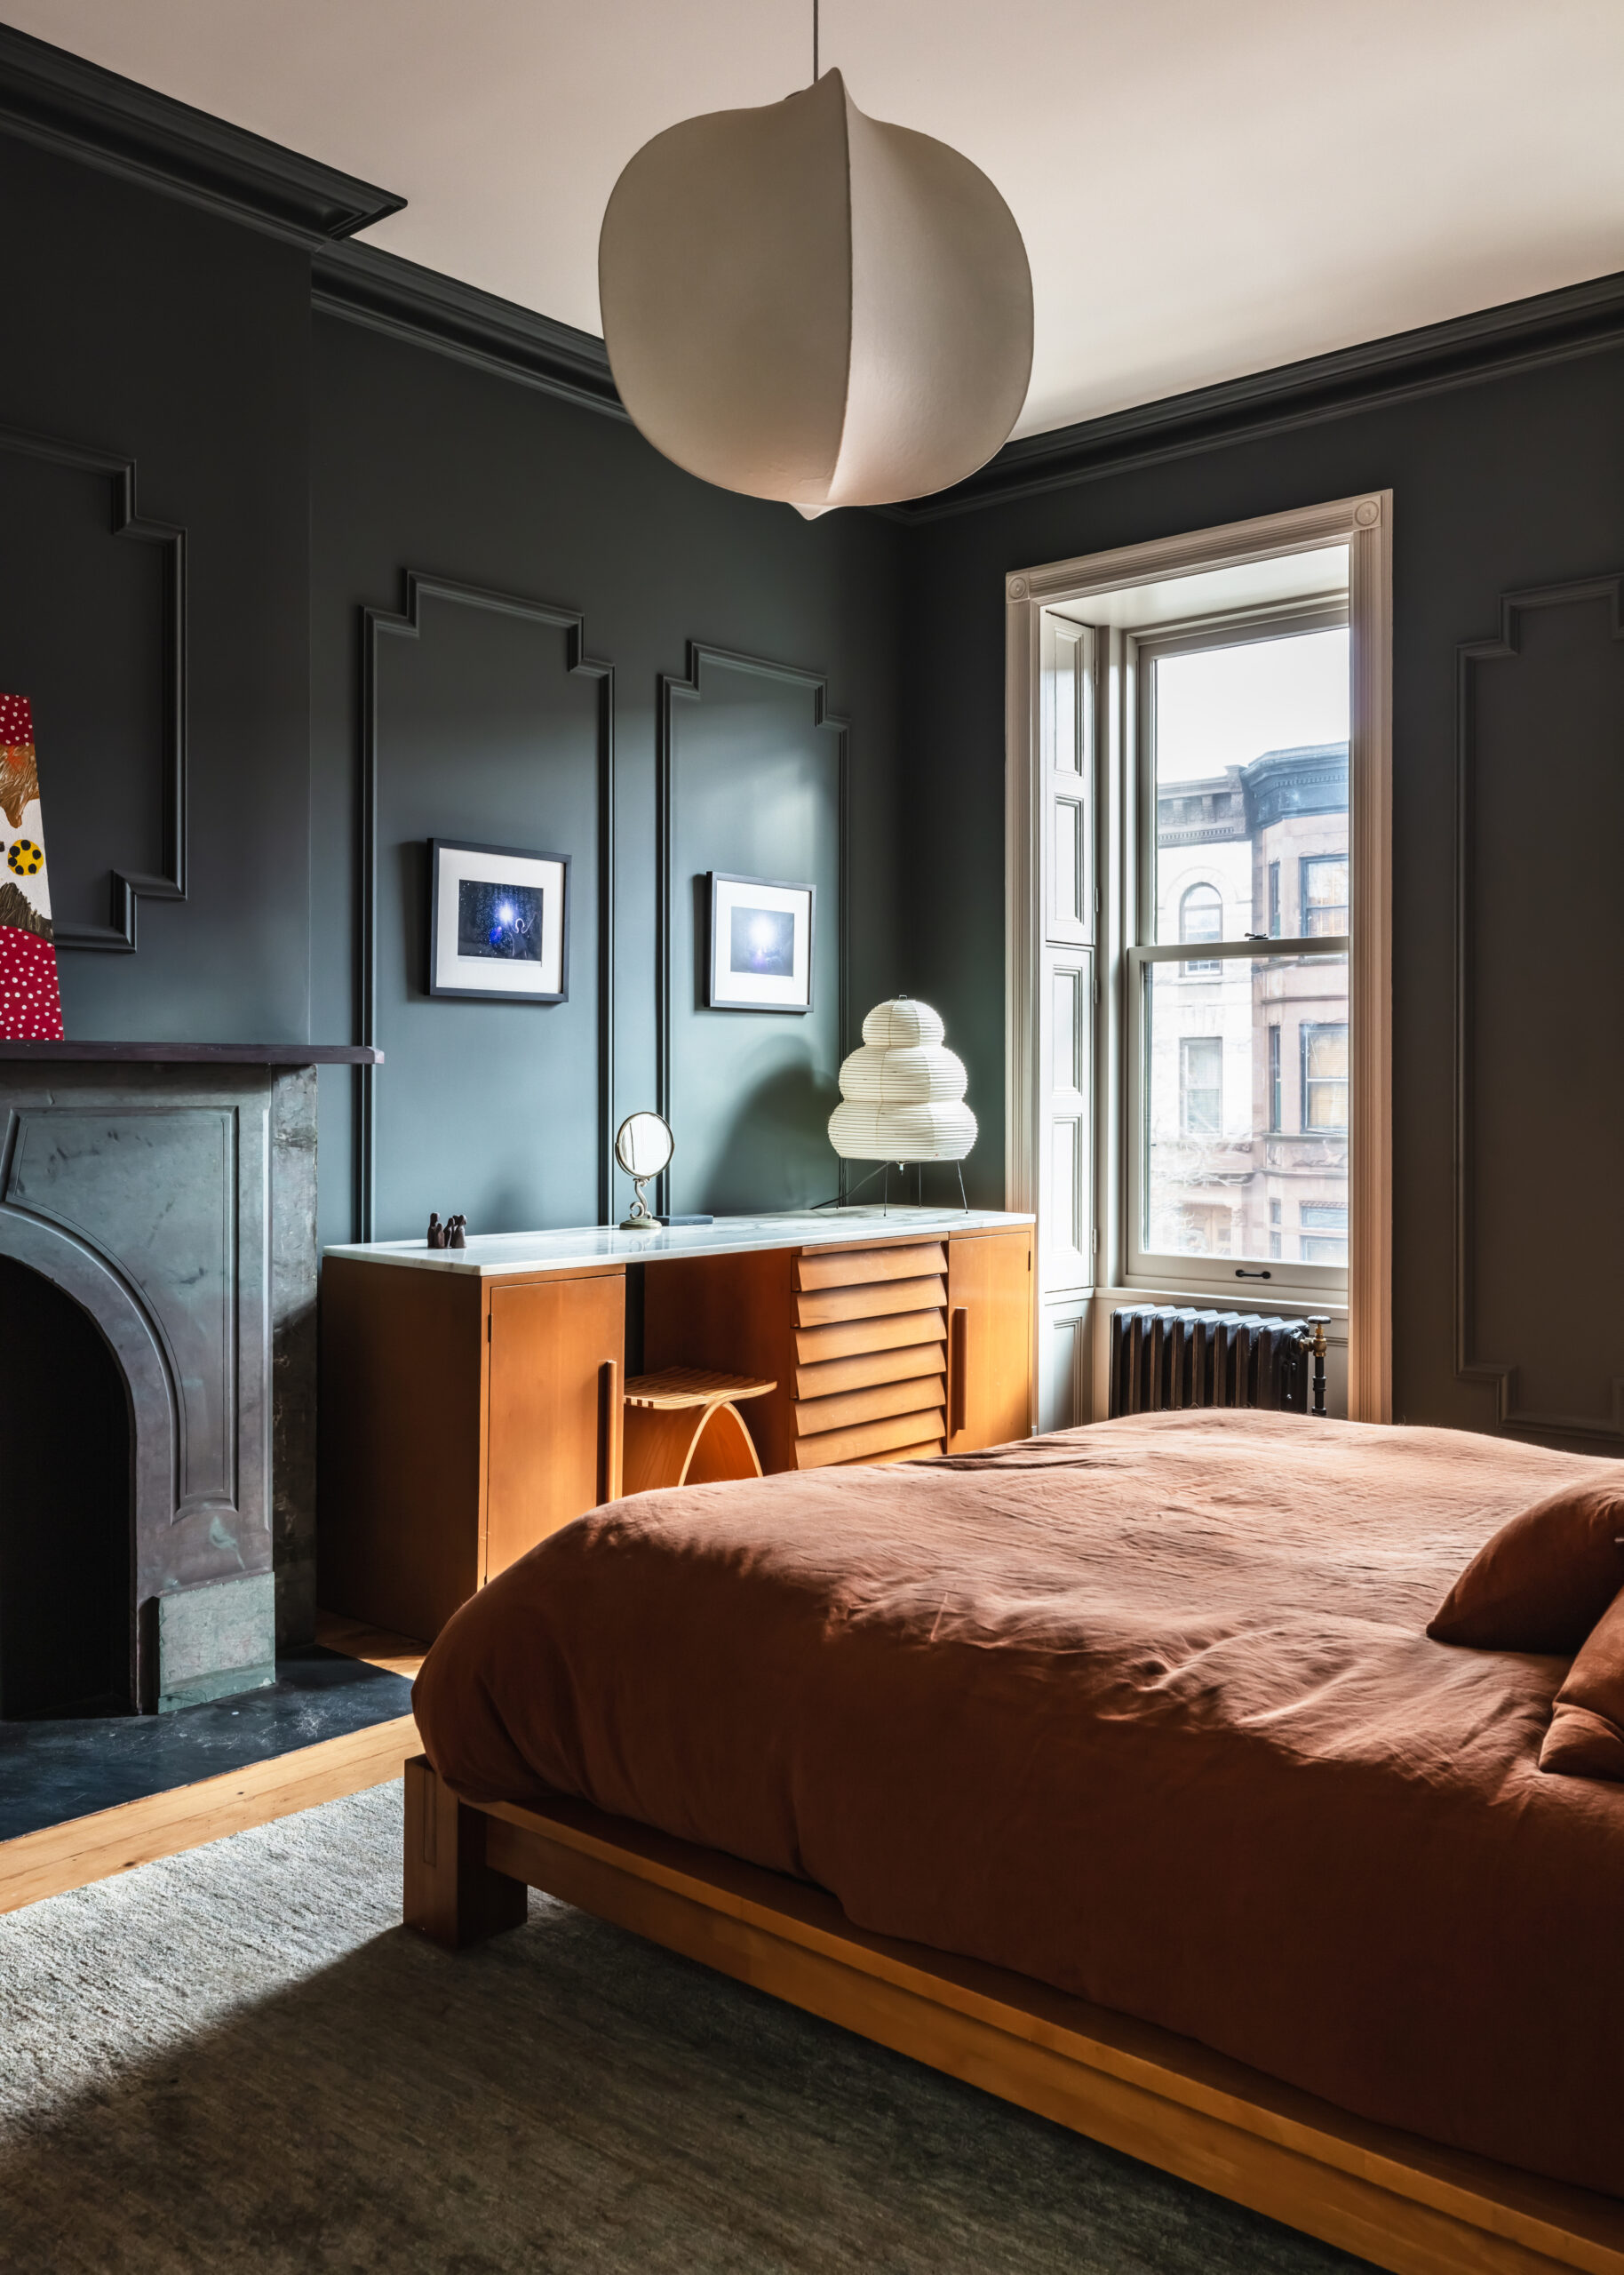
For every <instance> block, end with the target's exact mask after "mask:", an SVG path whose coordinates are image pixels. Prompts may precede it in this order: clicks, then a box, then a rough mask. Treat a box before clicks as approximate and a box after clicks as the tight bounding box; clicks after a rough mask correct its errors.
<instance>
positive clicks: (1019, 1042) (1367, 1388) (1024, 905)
mask: <svg viewBox="0 0 1624 2275" xmlns="http://www.w3.org/2000/svg"><path fill="white" fill-rule="evenodd" d="M1392 520H1393V500H1392V492H1391V491H1367V492H1365V494H1363V495H1361V496H1358V497H1354V498H1346V499H1338V500H1336V501H1334V502H1333V503H1331V504H1328V505H1324V506H1316V507H1303V508H1301V509H1299V510H1297V511H1294V512H1291V513H1286V514H1275V515H1264V516H1262V517H1261V518H1259V519H1257V520H1255V521H1250V522H1238V523H1230V524H1229V525H1228V526H1227V527H1224V528H1221V529H1213V530H1204V531H1197V532H1195V533H1193V534H1190V535H1185V536H1182V537H1176V538H1166V539H1158V540H1156V541H1154V542H1153V543H1151V544H1149V545H1142V546H1127V547H1121V548H1119V549H1118V550H1116V551H1114V552H1111V553H1103V554H1093V555H1084V556H1082V557H1080V558H1079V559H1076V560H1071V561H1062V562H1055V563H1049V564H1047V566H1045V567H1042V568H1038V569H1030V570H1023V571H1017V572H1015V574H1013V575H1011V576H1010V577H1008V578H1007V579H1006V582H1005V597H1006V629H1007V650H1006V653H1007V673H1006V773H1005V785H1006V812H1005V848H1006V853H1005V858H1006V878H1005V914H1006V955H1005V973H1006V1001H1005V1035H1006V1064H1005V1093H1006V1100H1005V1103H1006V1131H1007V1140H1006V1143H1007V1155H1006V1169H1005V1194H1006V1206H1007V1207H1008V1208H1010V1209H1032V1210H1035V1211H1037V1212H1038V1213H1039V1216H1041V1215H1042V1212H1043V1208H1044V1202H1045V1194H1044V1190H1043V1188H1044V1182H1045V1168H1044V1163H1043V1160H1042V1154H1043V1151H1044V1144H1045V1138H1046V1134H1047V1127H1048V1120H1049V1117H1048V1114H1047V1112H1046V1104H1047V1100H1046V1094H1045V1091H1044V1088H1043V1082H1044V1074H1045V1070H1044V1069H1043V1067H1042V1066H1041V1064H1040V1058H1041V1043H1042V1022H1041V1020H1040V1018H1039V990H1040V987H1041V986H1043V984H1044V978H1045V970H1046V952H1048V951H1047V926H1046V922H1045V914H1044V909H1043V895H1044V890H1045V863H1044V850H1045V849H1044V842H1043V834H1044V830H1045V826H1046V821H1047V802H1046V799H1045V796H1044V791H1045V788H1046V769H1045V758H1046V748H1047V746H1046V740H1045V732H1044V729H1045V722H1044V717H1043V705H1044V688H1045V680H1046V675H1045V672H1044V668H1043V667H1044V652H1043V651H1044V627H1045V611H1046V610H1048V609H1053V608H1055V607H1056V606H1059V605H1064V604H1066V603H1072V602H1086V601H1087V599H1088V598H1089V597H1090V596H1091V595H1105V594H1108V593H1114V592H1118V591H1120V590H1121V589H1122V588H1124V587H1137V586H1141V585H1149V584H1152V583H1157V582H1159V581H1163V580H1166V579H1174V578H1182V577H1187V576H1191V575H1197V574H1199V573H1201V572H1203V571H1212V570H1220V569H1228V568H1233V567H1241V566H1243V565H1245V564H1246V563H1253V562H1263V561H1268V560H1270V559H1274V558H1277V557H1278V556H1279V555H1283V554H1289V553H1298V552H1310V551H1314V550H1316V549H1318V548H1322V547H1326V546H1330V545H1340V544H1344V543H1345V544H1346V545H1347V547H1348V562H1349V592H1348V619H1349V626H1350V627H1351V629H1352V634H1353V638H1352V658H1353V666H1352V682H1351V689H1350V705H1349V852H1350V856H1351V866H1352V879H1353V883H1352V890H1353V896H1354V902H1353V944H1352V950H1351V955H1350V961H1349V1027H1350V1030H1351V1032H1350V1034H1349V1073H1350V1074H1351V1076H1352V1081H1353V1115H1352V1127H1351V1128H1350V1130H1349V1216H1350V1224H1351V1238H1350V1242H1349V1258H1348V1313H1349V1321H1348V1411H1349V1415H1350V1416H1351V1417H1354V1418H1355V1419H1356V1420H1361V1421H1369V1422H1385V1421H1389V1420H1390V1419H1391V1417H1392V1199H1391V1194H1392V1177H1391V1166H1392V1100H1391V1089H1392ZM1106 709H1107V714H1108V716H1115V715H1117V706H1114V705H1112V706H1106ZM1092 787H1093V790H1094V793H1095V797H1096V800H1098V799H1101V798H1102V795H1103V781H1096V782H1095V783H1094V784H1093V785H1092ZM1096 854H1097V858H1101V859H1102V860H1103V861H1104V862H1106V863H1108V864H1109V865H1110V866H1111V868H1112V869H1114V868H1115V867H1116V866H1117V865H1118V858H1119V857H1118V853H1117V850H1116V847H1115V845H1114V843H1113V842H1112V839H1111V834H1110V833H1109V832H1105V831H1102V832H1101V833H1100V834H1099V836H1098V838H1097V840H1096ZM1111 882H1112V883H1113V884H1115V885H1119V884H1120V882H1121V880H1119V879H1117V878H1115V877H1114V876H1113V877H1112V879H1111ZM1112 898H1115V896H1114V895H1113V896H1112ZM1108 951H1109V952H1110V953H1111V971H1110V973H1109V975H1107V974H1106V973H1102V975H1101V979H1102V982H1103V981H1104V980H1105V979H1106V978H1107V977H1108V976H1109V978H1110V981H1111V986H1110V987H1105V986H1102V987H1101V990H1100V994H1101V997H1102V1017H1101V1018H1100V1019H1099V1021H1098V1026H1099V1029H1100V1031H1101V1049H1100V1050H1098V1051H1097V1052H1096V1057H1095V1080H1096V1081H1099V1080H1100V1079H1101V1078H1102V1076H1103V1074H1104V1073H1105V1052H1106V1050H1109V1049H1111V1047H1113V1042H1112V1038H1113V1037H1114V1034H1115V1033H1116V1031H1117V1029H1118V1022H1119V1020H1120V1017H1121V1014H1122V1011H1123V1010H1124V1009H1125V1008H1126V1006H1125V1000H1124V989H1123V981H1124V973H1125V970H1126V955H1125V954H1124V953H1123V944H1122V943H1121V941H1120V938H1119V937H1118V939H1117V940H1115V941H1101V942H1099V943H1098V944H1097V946H1095V951H1094V953H1095V954H1105V953H1106V952H1108ZM1048 953H1051V954H1052V952H1048ZM1108 996H1109V997H1111V999H1112V1000H1111V1001H1109V1002H1107V1001H1105V1000H1104V999H1105V998H1106V997H1108ZM1119 1120H1120V1117H1119V1116H1116V1115H1111V1116H1109V1117H1103V1118H1102V1121H1101V1138H1102V1141H1103V1142H1102V1145H1101V1147H1100V1152H1101V1153H1102V1155H1103V1159H1102V1160H1101V1161H1099V1163H1098V1164H1097V1169H1096V1177H1097V1179H1098V1182H1099V1185H1100V1187H1101V1189H1109V1190H1111V1191H1115V1190H1116V1189H1117V1188H1118V1181H1119V1174H1120V1169H1121V1163H1120V1161H1119V1160H1118V1159H1116V1158H1115V1156H1116V1154H1117V1153H1118V1152H1119V1149H1120V1143H1121V1140H1120V1138H1119V1137H1118V1136H1117V1134H1116V1129H1117V1125H1118V1122H1119ZM1040 1232H1041V1228H1040ZM1041 1245H1042V1243H1041V1237H1040V1240H1039V1248H1040V1249H1041ZM1050 1292H1051V1291H1049V1290H1047V1289H1040V1290H1039V1294H1040V1297H1044V1296H1047V1295H1048V1294H1050ZM1052 1292H1053V1294H1054V1296H1055V1297H1061V1296H1062V1295H1063V1297H1064V1299H1065V1308H1066V1309H1067V1310H1068V1312H1073V1311H1074V1310H1075V1308H1076V1305H1077V1300H1078V1297H1079V1294H1080V1293H1081V1292H1082V1291H1081V1290H1079V1289H1077V1288H1076V1287H1075V1286H1073V1287H1070V1288H1068V1289H1064V1290H1061V1289H1055V1290H1053V1291H1052ZM1093 1292H1094V1294H1095V1296H1096V1297H1103V1298H1104V1299H1105V1300H1103V1301H1099V1302H1096V1303H1095V1330H1096V1338H1097V1335H1098V1333H1099V1331H1100V1330H1102V1329H1103V1324H1104V1315H1105V1313H1107V1312H1108V1311H1109V1310H1110V1309H1111V1308H1113V1307H1114V1303H1113V1300H1112V1299H1113V1298H1115V1297H1119V1294H1120V1290H1119V1289H1111V1288H1109V1287H1107V1288H1105V1289H1100V1288H1097V1287H1096V1289H1095V1290H1094V1291H1093ZM1174 1292H1181V1291H1174ZM1182 1292H1188V1293H1190V1294H1191V1295H1194V1296H1196V1297H1197V1298H1198V1299H1202V1298H1204V1297H1206V1296H1207V1295H1209V1294H1210V1291H1208V1290H1200V1291H1196V1290H1190V1291H1182ZM1270 1300H1271V1301H1272V1300H1273V1299H1272V1298H1271V1299H1270ZM1281 1308H1282V1309H1286V1308H1297V1306H1296V1305H1289V1306H1288V1305H1285V1304H1282V1305H1281ZM1326 1308H1330V1307H1329V1306H1327V1307H1326ZM1035 1333H1036V1321H1034V1334H1035ZM1036 1355H1037V1354H1036V1353H1034V1358H1036ZM1096 1371H1097V1369H1096Z"/></svg>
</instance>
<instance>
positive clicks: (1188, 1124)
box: [1179, 1034, 1223, 1138]
mask: <svg viewBox="0 0 1624 2275" xmlns="http://www.w3.org/2000/svg"><path fill="white" fill-rule="evenodd" d="M1179 1122H1180V1126H1181V1128H1182V1129H1183V1130H1185V1131H1186V1132H1187V1133H1188V1134H1189V1135H1190V1137H1192V1138H1193V1137H1205V1136H1206V1135H1208V1134H1209V1133H1215V1132H1216V1131H1218V1130H1222V1128H1223V1037H1222V1035H1216V1034H1188V1035H1185V1036H1184V1037H1183V1038H1182V1041H1181V1042H1180V1044H1179Z"/></svg>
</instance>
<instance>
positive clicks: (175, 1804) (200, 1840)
mask: <svg viewBox="0 0 1624 2275" xmlns="http://www.w3.org/2000/svg"><path fill="white" fill-rule="evenodd" d="M316 1640H317V1641H318V1642H320V1643H322V1644H323V1645H325V1646H326V1648H328V1649H329V1650H333V1651H341V1652H343V1653H344V1654H345V1655H346V1656H347V1657H349V1658H353V1659H361V1660H362V1661H364V1662H365V1663H366V1664H368V1665H369V1666H375V1667H384V1668H386V1669H387V1670H388V1672H390V1673H391V1674H399V1675H405V1676H407V1677H409V1678H410V1677H415V1675H416V1674H417V1672H418V1668H419V1667H420V1666H421V1665H422V1664H423V1657H424V1649H425V1647H424V1645H422V1644H421V1643H418V1642H414V1641H413V1640H411V1638H410V1636H405V1635H391V1634H388V1633H386V1632H384V1631H383V1630H382V1629H379V1628H373V1627H365V1626H362V1624H361V1623H360V1622H359V1621H356V1620H346V1619H337V1618H333V1617H330V1616H329V1615H328V1614H327V1613H325V1612H323V1613H321V1614H320V1615H318V1618H317V1624H316ZM421 1747H422V1740H421V1739H420V1738H419V1737H418V1726H417V1723H416V1722H415V1720H413V1719H412V1717H411V1716H410V1714H399V1715H395V1716H393V1717H391V1719H390V1720H388V1721H386V1722H374V1723H371V1724H370V1725H369V1727H368V1728H365V1729H363V1730H350V1731H347V1732H346V1733H345V1735H344V1736H341V1737H333V1738H322V1739H320V1740H319V1741H318V1742H317V1743H316V1744H314V1745H306V1746H299V1747H297V1748H296V1749H295V1750H294V1751H293V1752H289V1753H279V1754H275V1755H274V1756H273V1757H272V1759H271V1760H268V1761H255V1762H251V1763H249V1764H248V1765H247V1767H246V1768H242V1769H232V1770H227V1771H226V1772H225V1773H224V1774H223V1775H222V1776H219V1777H205V1778H203V1779H202V1780H201V1781H200V1782H198V1783H197V1784H191V1785H177V1786H174V1787H172V1788H171V1790H170V1791H169V1792H165V1793H150V1794H147V1796H146V1797H145V1798H144V1799H142V1800H139V1801H124V1802H122V1803H121V1804H120V1805H119V1807H118V1808H111V1809H98V1810H97V1811H96V1812H95V1813H94V1814H93V1815H92V1816H78V1817H71V1818H69V1819H68V1822H67V1823H66V1824H48V1825H44V1826H42V1827H41V1828H40V1830H39V1831H38V1832H24V1833H20V1834H19V1835H18V1836H17V1837H16V1839H15V1840H0V1912H16V1911H20V1909H21V1907H22V1906H23V1905H24V1904H37V1903H38V1902H39V1901H40V1899H41V1898H42V1897H43V1896H61V1895H63V1894H64V1893H65V1892H66V1891H67V1890H68V1889H69V1888H87V1887H89V1885H90V1884H91V1882H92V1880H110V1879H112V1878H113V1876H114V1875H115V1873H118V1872H129V1871H130V1870H131V1868H132V1867H133V1866H134V1865H136V1864H151V1863H152V1862H153V1861H154V1860H155V1858H157V1857H159V1856H179V1855H180V1854H181V1853H182V1852H183V1851H184V1850H186V1849H187V1848H202V1847H203V1844H204V1843H205V1842H206V1841H210V1840H224V1838H225V1837H226V1835H227V1833H229V1832H245V1831H246V1830H247V1829H248V1827H249V1826H250V1825H253V1824H270V1823H271V1822H272V1821H273V1819H275V1818H276V1817H279V1816H294V1815H295V1814H296V1813H297V1812H298V1811H299V1810H300V1809H309V1808H315V1807H316V1806H317V1805H318V1804H319V1803H320V1802H322V1801H335V1800H339V1799H341V1798H342V1796H343V1795H345V1794H346V1793H359V1792H364V1791H365V1790H366V1789H367V1787H369V1786H370V1785H384V1784H388V1783H389V1781H390V1780H391V1779H392V1778H394V1777H398V1776H400V1774H401V1768H402V1764H403V1763H404V1762H405V1760H406V1759H407V1757H408V1756H409V1755H410V1754H414V1753H417V1752H420V1750H421Z"/></svg>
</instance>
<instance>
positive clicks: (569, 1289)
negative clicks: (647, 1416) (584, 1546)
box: [480, 1273, 625, 1581]
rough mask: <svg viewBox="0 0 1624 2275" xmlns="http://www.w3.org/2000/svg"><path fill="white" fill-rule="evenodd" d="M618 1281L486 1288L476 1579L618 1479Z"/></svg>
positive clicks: (608, 1496) (609, 1492)
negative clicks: (480, 1551) (485, 1427)
mask: <svg viewBox="0 0 1624 2275" xmlns="http://www.w3.org/2000/svg"><path fill="white" fill-rule="evenodd" d="M624 1357H625V1280H624V1279H623V1278H621V1277H620V1275H619V1274H618V1273H617V1274H614V1275H605V1276H603V1277H601V1278H598V1279H592V1280H535V1281H524V1282H521V1284H520V1285H519V1286H517V1287H513V1286H506V1287H505V1286H502V1285H500V1284H498V1286H496V1287H494V1288H493V1289H491V1291H490V1450H489V1454H488V1468H487V1473H486V1474H487V1485H486V1502H485V1507H486V1521H485V1543H484V1547H485V1553H484V1560H483V1561H484V1569H483V1570H482V1573H481V1575H480V1577H481V1580H482V1581H484V1580H489V1579H492V1578H494V1577H495V1576H496V1574H497V1573H498V1572H501V1571H504V1570H506V1568H507V1566H508V1565H510V1564H511V1563H512V1562H513V1560H514V1559H515V1558H516V1557H520V1556H522V1555H523V1554H524V1552H525V1550H526V1549H527V1548H534V1546H535V1545H536V1543H537V1541H538V1540H540V1539H542V1538H544V1537H545V1535H546V1534H548V1533H550V1532H556V1531H557V1530H558V1529H559V1527H560V1526H561V1525H567V1524H568V1523H569V1521H570V1520H571V1518H573V1517H578V1516H582V1515H584V1514H585V1512H586V1511H587V1510H588V1509H595V1508H596V1507H597V1506H598V1505H599V1503H600V1502H601V1501H608V1500H612V1499H613V1498H614V1497H615V1496H616V1494H617V1492H618V1490H619V1474H620V1411H621V1409H620V1394H621V1369H622V1364H623V1361H624Z"/></svg>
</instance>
